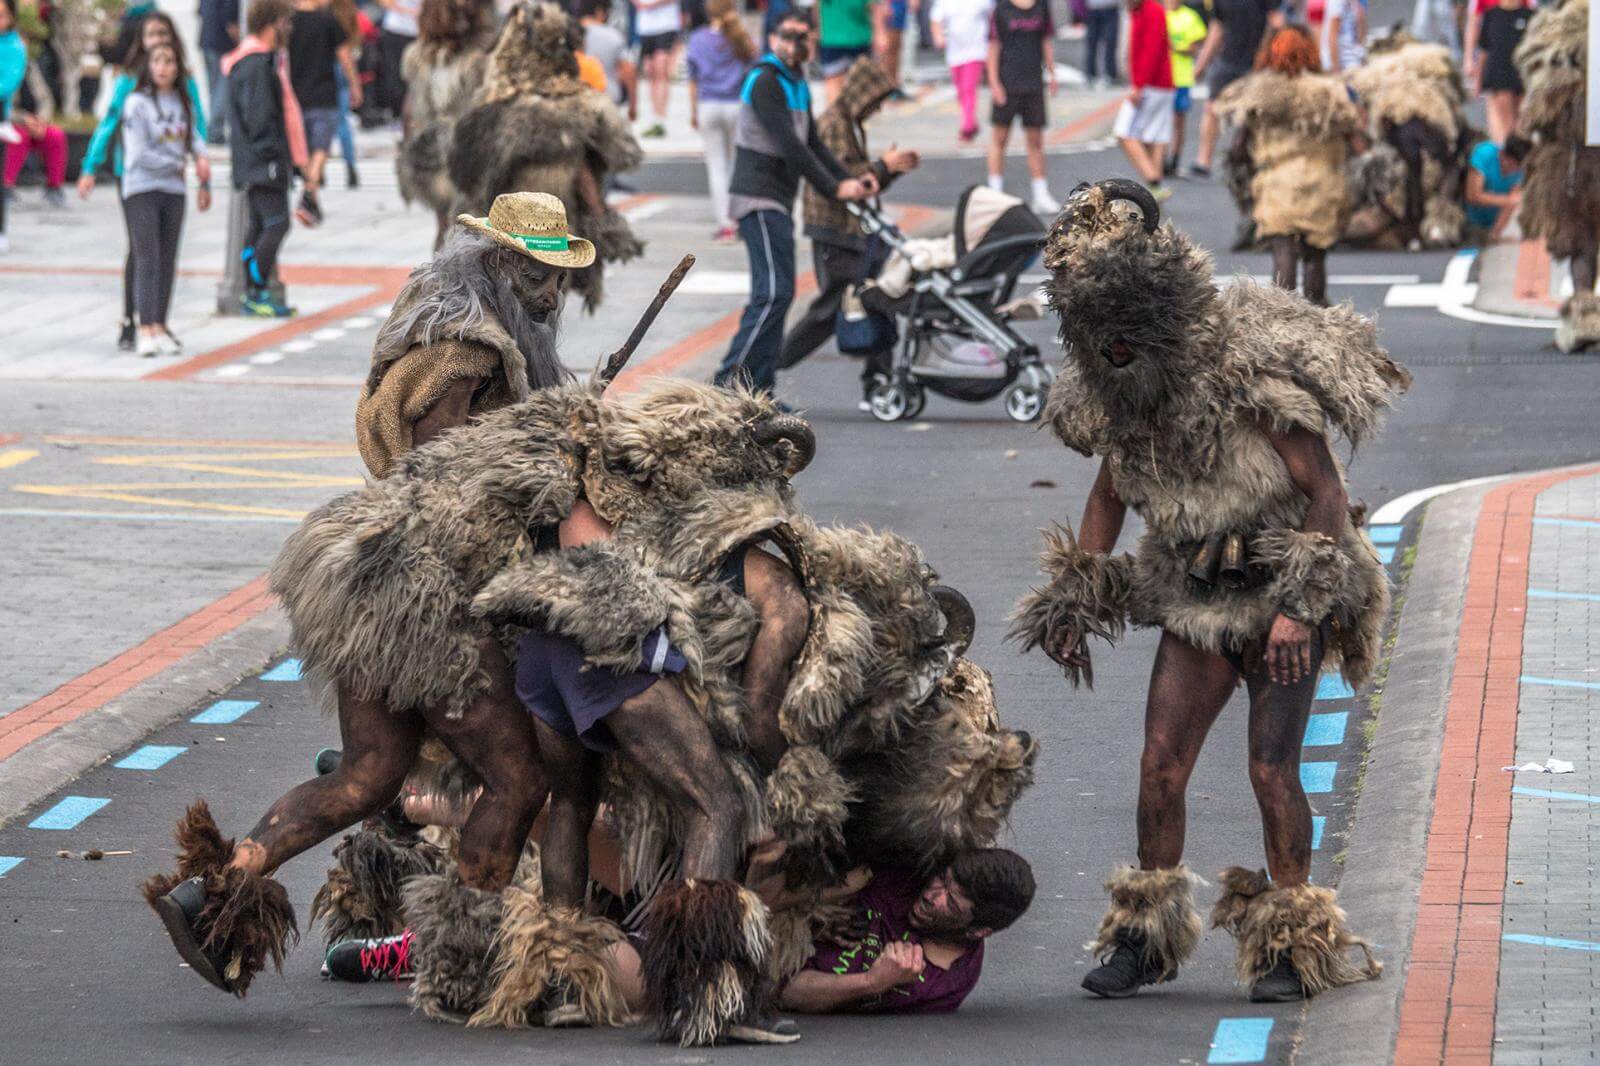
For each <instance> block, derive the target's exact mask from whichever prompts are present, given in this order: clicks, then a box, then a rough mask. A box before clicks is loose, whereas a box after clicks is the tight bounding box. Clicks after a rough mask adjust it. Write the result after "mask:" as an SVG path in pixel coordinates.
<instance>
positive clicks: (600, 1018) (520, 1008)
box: [467, 888, 633, 1029]
mask: <svg viewBox="0 0 1600 1066" xmlns="http://www.w3.org/2000/svg"><path fill="white" fill-rule="evenodd" d="M504 899H505V912H504V915H503V917H502V918H501V921H500V936H499V939H498V940H497V941H496V944H495V964H494V972H493V981H494V984H493V990H492V991H491V992H490V994H489V998H488V1001H487V1002H485V1003H484V1005H483V1006H482V1007H481V1008H479V1009H478V1011H477V1012H476V1013H475V1014H473V1016H472V1018H471V1020H470V1021H468V1022H467V1026H468V1028H473V1029H483V1028H503V1029H518V1028H522V1027H523V1026H526V1025H528V1024H529V1021H530V1014H531V1012H532V1011H533V1010H534V1009H535V1008H537V1007H538V1005H539V1001H540V1000H541V999H542V998H543V997H544V995H545V992H546V990H547V989H549V987H550V986H551V984H552V983H555V982H558V981H566V982H568V983H569V984H570V985H571V986H572V988H573V989H574V990H575V991H576V992H577V994H578V1002H579V1004H580V1005H581V1006H582V1007H583V1015H584V1018H585V1019H586V1020H587V1021H588V1023H589V1024H590V1025H591V1026H608V1027H613V1028H615V1027H620V1026H624V1025H627V1024H629V1023H630V1022H631V1021H632V1020H633V1016H632V1014H631V1012H630V1011H629V1010H628V1004H627V1001H626V999H625V998H624V997H623V994H622V989H621V987H619V986H618V984H617V982H616V979H615V977H614V976H613V975H612V972H611V969H610V967H609V966H607V965H606V961H607V960H606V954H607V951H608V949H609V948H610V947H611V946H612V945H614V944H618V943H620V942H621V941H622V938H623V937H622V930H620V929H618V928H617V927H616V926H615V925H614V924H612V923H611V922H609V921H607V920H606V919H604V918H597V917H590V916H588V915H585V914H584V913H583V912H581V911H579V910H577V909H575V908H572V907H546V906H545V905H544V901H543V899H541V898H540V894H539V893H537V892H530V891H527V890H525V889H521V888H508V889H506V891H505V894H504Z"/></svg>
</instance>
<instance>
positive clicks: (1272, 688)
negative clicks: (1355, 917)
mask: <svg viewBox="0 0 1600 1066" xmlns="http://www.w3.org/2000/svg"><path fill="white" fill-rule="evenodd" d="M1323 644H1324V642H1323V636H1322V633H1321V631H1320V630H1319V631H1317V632H1316V633H1314V634H1313V635H1312V638H1311V669H1310V670H1309V671H1308V672H1307V673H1306V674H1305V676H1303V677H1302V678H1301V679H1300V680H1299V681H1297V682H1295V683H1294V684H1292V685H1281V684H1278V683H1276V682H1274V681H1273V680H1271V678H1270V677H1269V676H1268V673H1267V666H1266V664H1265V662H1263V661H1262V658H1261V655H1260V652H1259V651H1258V652H1256V654H1255V656H1254V657H1253V658H1251V659H1247V660H1246V662H1247V666H1248V673H1247V674H1246V676H1245V684H1246V685H1247V686H1248V688H1249V691H1250V784H1251V785H1252V786H1253V787H1254V788H1255V793H1256V803H1257V804H1258V805H1259V806H1260V808H1261V828H1262V834H1263V836H1264V838H1265V841H1266V848H1267V870H1268V872H1269V873H1271V875H1272V880H1273V883H1275V884H1278V885H1300V884H1305V882H1306V880H1307V878H1309V877H1310V875H1311V804H1310V803H1308V802H1307V801H1306V792H1305V788H1304V787H1303V786H1302V785H1301V784H1300V750H1301V745H1302V744H1303V743H1304V741H1305V734H1306V720H1307V718H1309V717H1310V715H1311V701H1312V699H1313V698H1315V696H1316V694H1317V674H1318V672H1319V671H1320V670H1321V668H1322V657H1323V654H1324V651H1325V649H1324V646H1323Z"/></svg>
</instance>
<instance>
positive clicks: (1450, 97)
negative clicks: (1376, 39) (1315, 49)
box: [1345, 42, 1465, 141]
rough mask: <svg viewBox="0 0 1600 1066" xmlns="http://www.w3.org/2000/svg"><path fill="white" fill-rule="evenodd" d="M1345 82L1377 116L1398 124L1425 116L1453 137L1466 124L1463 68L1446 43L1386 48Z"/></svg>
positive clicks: (1423, 118)
mask: <svg viewBox="0 0 1600 1066" xmlns="http://www.w3.org/2000/svg"><path fill="white" fill-rule="evenodd" d="M1345 80H1346V81H1347V82H1348V83H1349V85H1350V88H1352V89H1354V90H1355V91H1356V93H1357V94H1358V95H1360V97H1361V99H1362V100H1363V101H1364V102H1365V104H1366V106H1367V109H1368V110H1369V111H1370V112H1371V113H1372V115H1373V117H1374V118H1378V119H1385V120H1387V121H1389V122H1392V123H1394V124H1396V125H1399V124H1401V123H1403V122H1408V121H1410V120H1411V119H1421V120H1423V121H1424V122H1426V123H1428V124H1429V125H1430V126H1433V127H1434V128H1435V129H1437V130H1439V131H1441V132H1442V133H1443V134H1444V135H1445V136H1446V137H1447V138H1449V139H1450V140H1452V141H1453V140H1455V138H1456V136H1457V134H1458V133H1459V132H1460V130H1461V127H1462V125H1463V123H1464V122H1465V116H1464V115H1463V114H1462V110H1461V108H1462V102H1463V100H1464V99H1465V93H1464V91H1463V88H1462V85H1461V71H1460V69H1459V68H1458V67H1457V66H1456V64H1455V61H1454V60H1453V59H1451V58H1450V52H1449V50H1448V49H1447V48H1445V47H1444V46H1443V45H1437V44H1422V43H1419V42H1414V43H1409V44H1404V45H1401V46H1400V47H1399V48H1396V49H1395V50H1393V51H1391V52H1381V53H1379V54H1377V55H1374V56H1372V57H1370V58H1369V59H1368V60H1367V61H1366V62H1365V63H1363V64H1362V65H1361V66H1359V67H1357V68H1355V69H1354V70H1352V71H1350V73H1349V74H1347V75H1346V76H1345Z"/></svg>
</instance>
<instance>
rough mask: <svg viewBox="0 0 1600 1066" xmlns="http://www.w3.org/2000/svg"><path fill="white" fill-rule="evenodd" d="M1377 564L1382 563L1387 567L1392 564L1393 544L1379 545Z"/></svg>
mask: <svg viewBox="0 0 1600 1066" xmlns="http://www.w3.org/2000/svg"><path fill="white" fill-rule="evenodd" d="M1378 562H1380V563H1382V564H1383V565H1384V566H1388V565H1389V564H1390V563H1392V562H1394V545H1393V544H1386V545H1381V546H1380V547H1379V548H1378Z"/></svg>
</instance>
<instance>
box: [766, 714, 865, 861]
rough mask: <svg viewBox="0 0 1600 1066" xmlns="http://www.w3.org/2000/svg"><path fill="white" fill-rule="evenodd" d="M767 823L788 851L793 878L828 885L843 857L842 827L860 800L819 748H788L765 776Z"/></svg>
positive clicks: (786, 853)
mask: <svg viewBox="0 0 1600 1066" xmlns="http://www.w3.org/2000/svg"><path fill="white" fill-rule="evenodd" d="M763 791H764V792H765V795H766V805H767V824H768V825H769V826H770V827H771V828H772V832H773V833H774V834H775V835H776V836H777V837H778V839H780V840H782V841H784V842H785V843H786V844H787V845H788V848H787V850H786V851H785V853H784V866H785V868H786V869H788V870H789V871H790V872H791V876H794V877H797V878H803V879H805V880H810V881H815V882H817V883H832V882H833V881H836V880H838V877H839V874H840V873H841V870H840V863H841V862H842V861H843V860H844V858H845V840H844V826H845V822H846V821H848V820H849V818H850V804H851V803H852V802H853V801H855V800H856V799H857V798H858V796H857V794H856V790H855V788H853V787H852V786H851V784H850V782H848V781H846V780H845V778H844V775H843V774H841V773H840V772H839V767H838V766H837V765H836V764H835V763H834V761H833V760H832V759H830V758H828V756H827V755H826V754H824V753H823V751H822V749H820V748H813V747H809V746H807V745H803V744H796V745H793V746H791V747H790V748H789V749H788V750H787V751H785V752H784V753H783V757H782V758H781V759H779V760H778V765H777V768H776V769H774V770H773V771H772V773H771V774H770V775H768V777H767V783H766V788H765V789H764V790H763Z"/></svg>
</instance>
